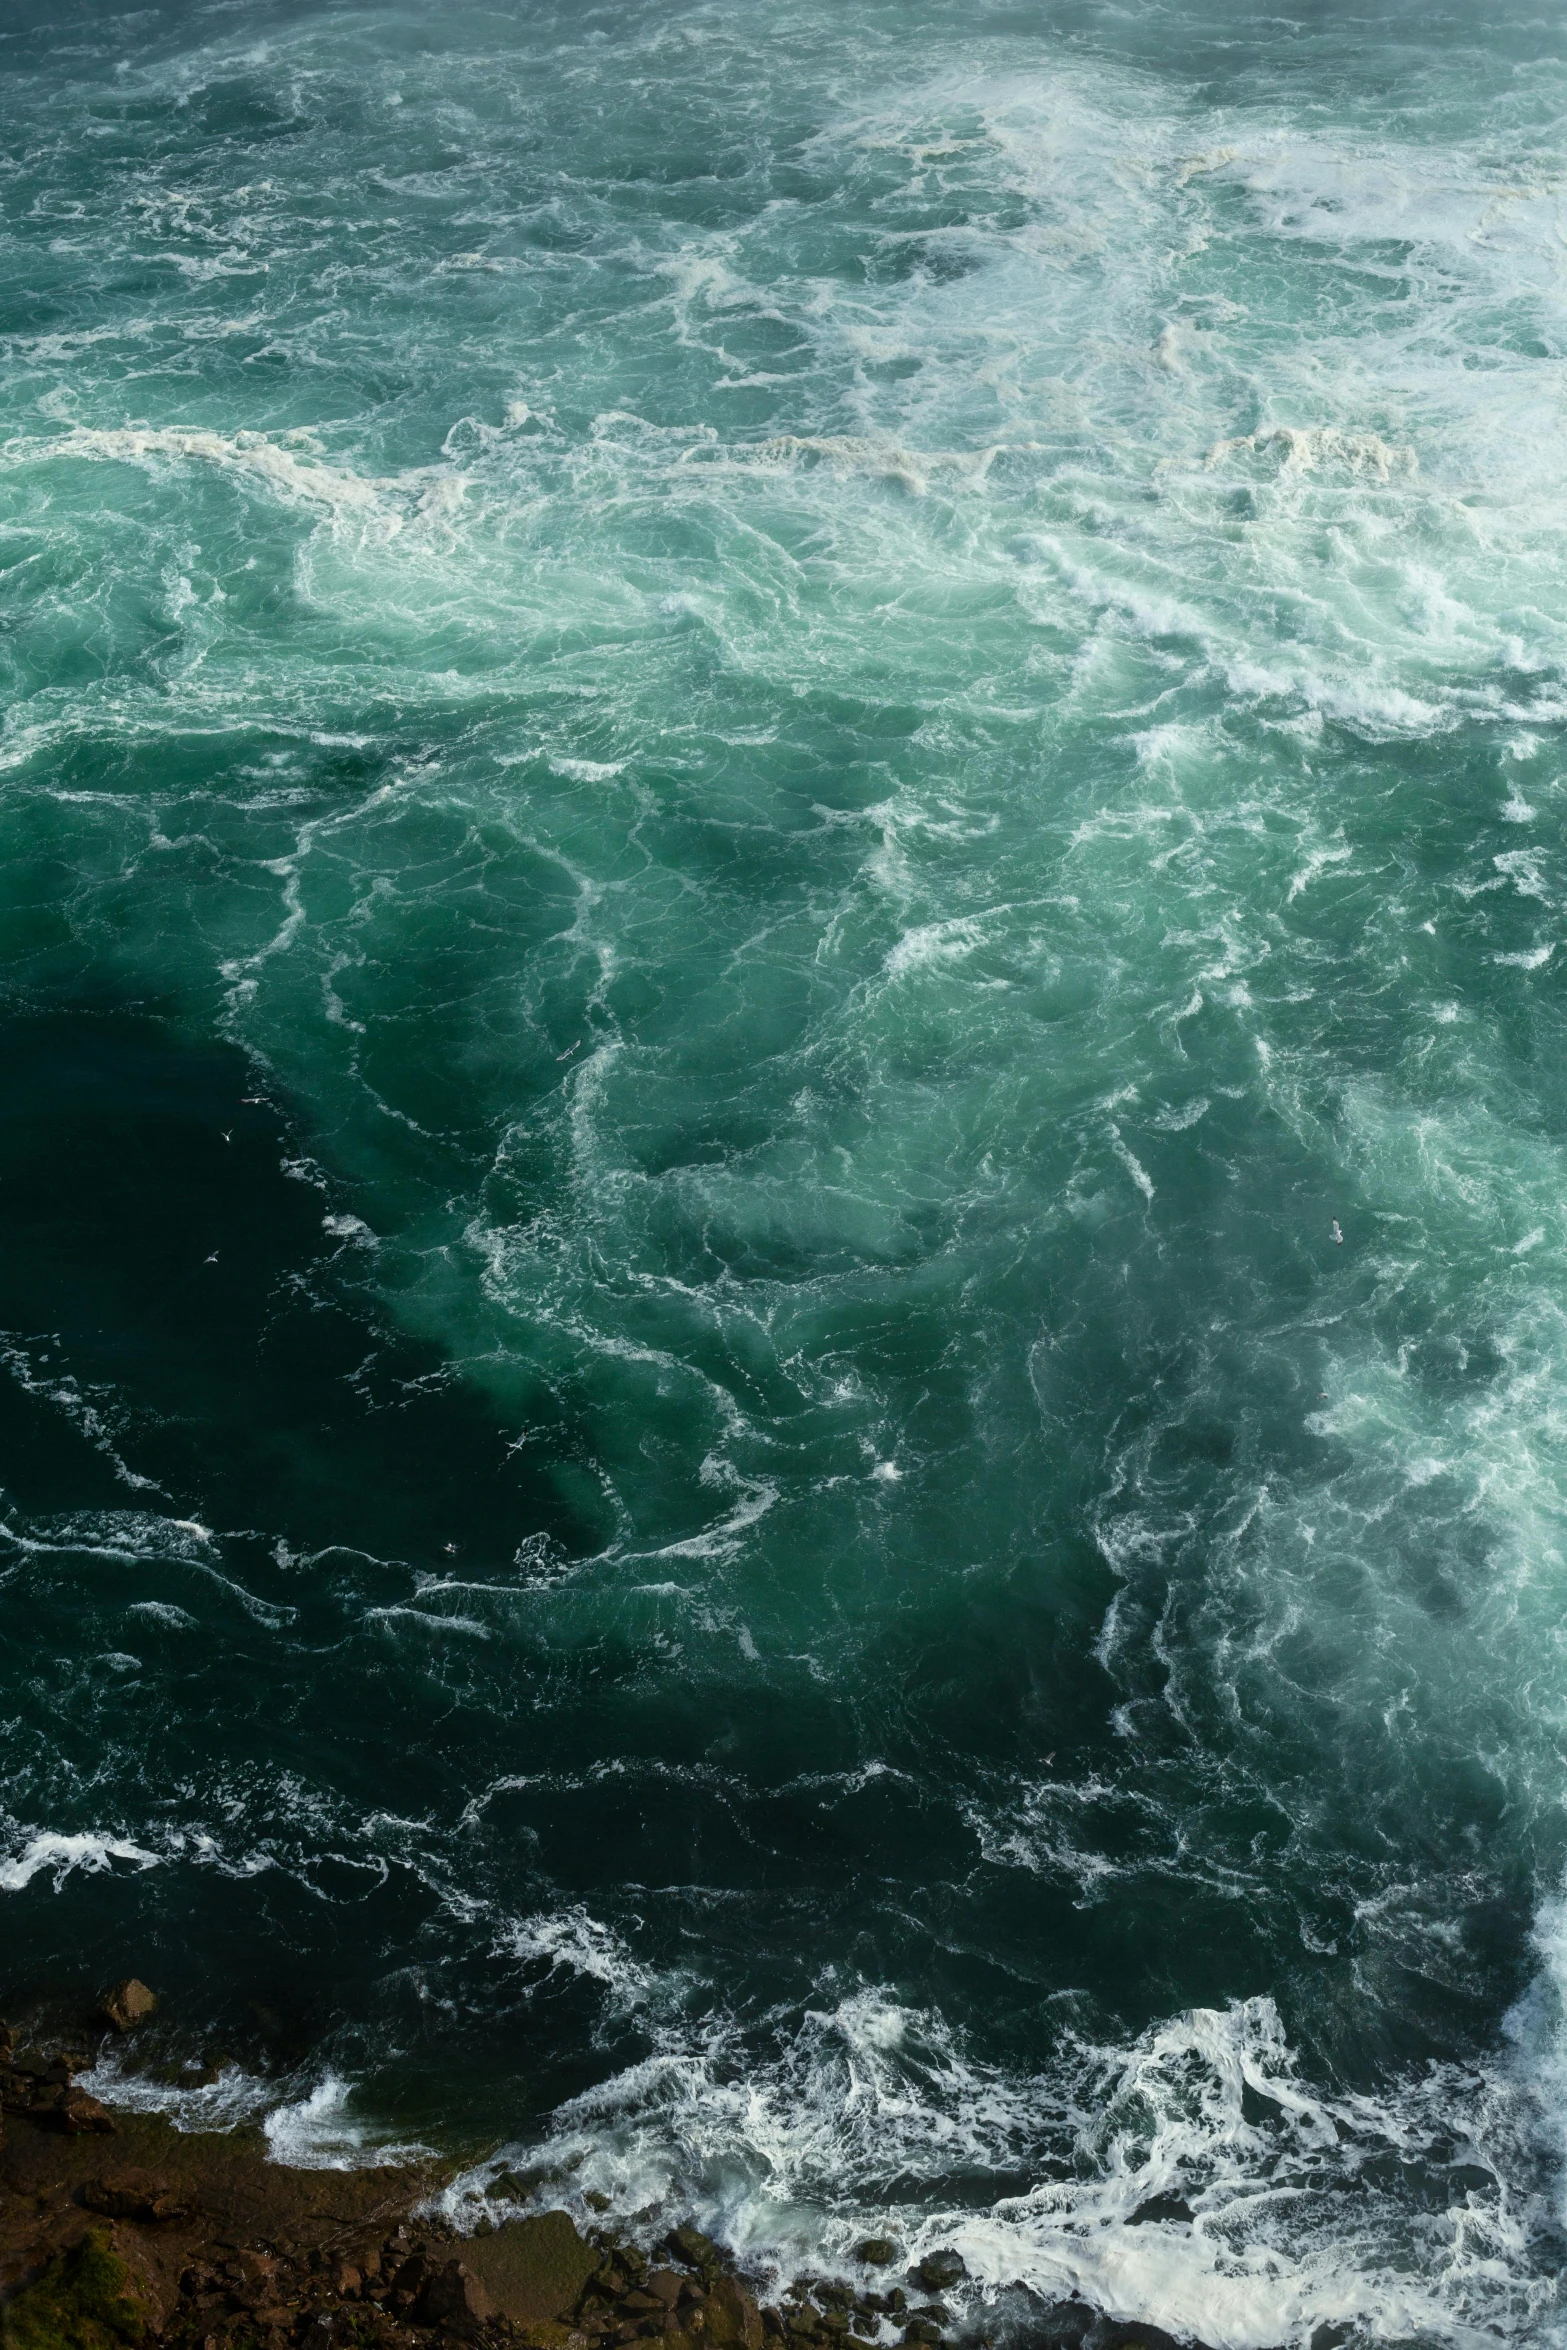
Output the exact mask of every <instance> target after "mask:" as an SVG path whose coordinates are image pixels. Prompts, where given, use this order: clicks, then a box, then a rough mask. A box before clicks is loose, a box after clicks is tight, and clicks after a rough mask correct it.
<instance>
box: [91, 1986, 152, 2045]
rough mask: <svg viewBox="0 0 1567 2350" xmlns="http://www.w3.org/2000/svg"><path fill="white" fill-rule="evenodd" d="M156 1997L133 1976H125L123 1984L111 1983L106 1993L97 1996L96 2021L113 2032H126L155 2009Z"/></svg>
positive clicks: (141, 2021) (143, 2020)
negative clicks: (105, 2025)
mask: <svg viewBox="0 0 1567 2350" xmlns="http://www.w3.org/2000/svg"><path fill="white" fill-rule="evenodd" d="M157 2004H158V1995H157V1993H156V1992H155V1991H149V1990H148V1988H147V1986H146V1984H145V1983H142V1982H138V1980H137V1978H136V1977H135V1976H134V1975H127V1976H126V1978H125V1980H124V1982H123V1983H111V1984H110V1986H109V1988H108V1990H107V1991H102V1992H100V1993H99V1995H98V2020H99V2022H100V2023H105V2024H107V2025H108V2026H109V2029H110V2030H111V2031H113V2032H128V2031H130V2029H131V2027H132V2026H133V2025H135V2024H139V2023H143V2022H145V2021H146V2019H147V2017H148V2016H150V2015H151V2014H152V2013H153V2012H154V2010H155V2009H156V2007H157Z"/></svg>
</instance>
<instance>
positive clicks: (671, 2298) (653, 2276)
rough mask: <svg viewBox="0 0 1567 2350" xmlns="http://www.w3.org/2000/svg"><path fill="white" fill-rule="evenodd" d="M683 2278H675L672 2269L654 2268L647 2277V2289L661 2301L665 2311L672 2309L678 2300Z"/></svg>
mask: <svg viewBox="0 0 1567 2350" xmlns="http://www.w3.org/2000/svg"><path fill="white" fill-rule="evenodd" d="M684 2283H685V2278H684V2277H677V2276H676V2274H675V2272H674V2270H673V2269H672V2268H655V2269H653V2270H652V2271H651V2272H650V2273H649V2276H648V2280H647V2289H648V2291H649V2292H650V2293H652V2294H654V2295H656V2297H657V2298H658V2299H659V2300H660V2301H662V2303H663V2304H664V2307H665V2308H666V2309H673V2308H674V2306H675V2303H676V2302H677V2301H678V2300H679V2299H680V2288H681V2286H682V2285H683V2284H684Z"/></svg>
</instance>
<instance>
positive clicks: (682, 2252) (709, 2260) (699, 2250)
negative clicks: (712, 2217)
mask: <svg viewBox="0 0 1567 2350" xmlns="http://www.w3.org/2000/svg"><path fill="white" fill-rule="evenodd" d="M664 2241H665V2243H666V2245H667V2246H668V2248H669V2250H670V2251H671V2252H672V2253H673V2254H674V2255H675V2258H676V2259H677V2260H684V2261H688V2262H689V2263H690V2265H691V2267H692V2268H707V2267H709V2266H710V2265H711V2264H713V2263H714V2262H716V2261H717V2260H719V2259H720V2258H721V2255H720V2253H719V2249H718V2246H717V2245H716V2244H715V2243H714V2242H713V2239H712V2237H711V2236H704V2235H703V2233H702V2231H701V2229H700V2228H693V2227H680V2228H671V2230H670V2232H669V2234H668V2235H667V2236H666V2237H665V2239H664Z"/></svg>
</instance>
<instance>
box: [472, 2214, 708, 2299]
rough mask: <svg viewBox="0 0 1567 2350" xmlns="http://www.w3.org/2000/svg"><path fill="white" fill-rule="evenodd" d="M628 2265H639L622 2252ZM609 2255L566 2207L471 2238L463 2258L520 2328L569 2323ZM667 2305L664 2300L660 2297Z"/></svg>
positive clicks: (628, 2266) (624, 2261)
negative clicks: (589, 2240)
mask: <svg viewBox="0 0 1567 2350" xmlns="http://www.w3.org/2000/svg"><path fill="white" fill-rule="evenodd" d="M618 2257H619V2259H620V2261H621V2263H622V2264H623V2265H624V2266H625V2267H626V2268H628V2269H629V2268H631V2267H632V2266H633V2265H636V2266H638V2267H640V2263H635V2264H634V2263H633V2261H632V2260H630V2259H628V2258H627V2256H626V2254H625V2253H621V2254H620V2255H619V2256H618ZM602 2258H603V2255H602V2254H601V2253H600V2252H598V2251H597V2250H595V2248H594V2247H593V2246H592V2245H591V2244H585V2243H584V2242H583V2240H582V2238H581V2237H580V2236H579V2235H578V2233H577V2231H576V2229H575V2228H574V2227H573V2226H572V2224H571V2218H570V2215H569V2214H568V2213H566V2212H564V2211H541V2212H537V2213H535V2215H534V2216H533V2217H532V2218H531V2219H517V2220H508V2221H507V2223H506V2225H505V2226H504V2227H500V2228H497V2229H496V2230H495V2233H494V2234H493V2235H492V2236H483V2237H479V2238H476V2239H471V2240H470V2241H469V2242H468V2243H466V2244H465V2245H464V2246H463V2259H464V2260H465V2262H466V2263H467V2265H468V2267H469V2269H470V2270H471V2271H472V2273H473V2275H474V2276H476V2277H478V2278H479V2280H480V2281H481V2283H482V2284H483V2285H484V2286H485V2287H486V2289H487V2290H488V2292H489V2295H490V2299H491V2300H492V2301H493V2302H494V2304H495V2307H496V2309H497V2310H498V2311H499V2312H500V2314H501V2316H502V2317H509V2318H511V2319H512V2320H513V2322H514V2323H515V2324H517V2325H520V2326H541V2325H547V2324H549V2323H551V2322H552V2321H555V2322H560V2323H564V2322H565V2321H567V2320H568V2319H569V2318H570V2317H571V2315H572V2313H573V2312H574V2310H575V2309H576V2306H577V2303H578V2302H579V2301H580V2300H581V2298H582V2294H583V2292H584V2290H585V2288H586V2287H587V2286H588V2284H589V2283H591V2282H592V2280H593V2278H594V2275H595V2272H596V2271H597V2270H598V2269H599V2267H600V2264H601V2261H602ZM654 2306H655V2307H656V2308H659V2309H662V2307H663V2303H662V2302H660V2301H657V2300H656V2298H655V2300H654Z"/></svg>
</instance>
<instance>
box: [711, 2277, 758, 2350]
mask: <svg viewBox="0 0 1567 2350" xmlns="http://www.w3.org/2000/svg"><path fill="white" fill-rule="evenodd" d="M702 2325H703V2330H704V2332H705V2334H706V2336H707V2339H708V2340H709V2341H710V2342H715V2343H719V2344H722V2345H723V2346H724V2350H762V2313H761V2311H760V2310H759V2309H758V2308H757V2306H756V2303H755V2302H754V2301H753V2300H752V2298H751V2296H750V2294H749V2293H747V2292H746V2291H745V2289H744V2287H743V2286H742V2285H741V2284H740V2283H739V2281H738V2279H736V2278H734V2277H730V2276H718V2277H715V2278H714V2279H713V2282H712V2284H711V2286H710V2287H709V2289H708V2292H707V2295H706V2297H705V2299H704V2301H703V2303H702Z"/></svg>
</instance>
